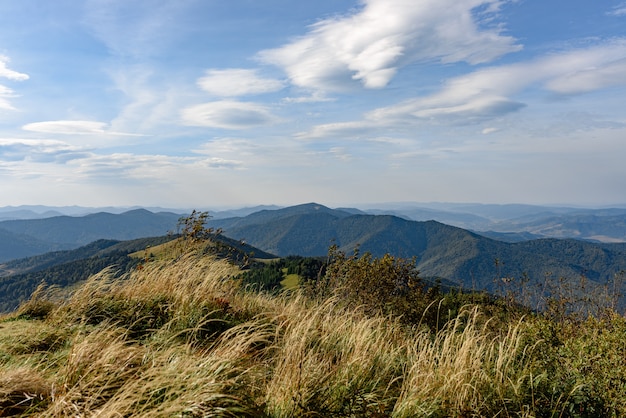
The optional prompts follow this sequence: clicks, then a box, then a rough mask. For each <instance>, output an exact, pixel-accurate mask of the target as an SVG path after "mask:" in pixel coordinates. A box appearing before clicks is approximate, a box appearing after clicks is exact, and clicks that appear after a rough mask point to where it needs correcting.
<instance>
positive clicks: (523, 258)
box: [209, 204, 626, 291]
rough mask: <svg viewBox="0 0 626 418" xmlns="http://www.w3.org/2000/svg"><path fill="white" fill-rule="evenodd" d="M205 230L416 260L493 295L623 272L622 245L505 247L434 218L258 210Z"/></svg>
mask: <svg viewBox="0 0 626 418" xmlns="http://www.w3.org/2000/svg"><path fill="white" fill-rule="evenodd" d="M209 224H211V225H215V226H219V227H221V228H223V229H224V234H225V235H227V236H230V237H232V238H235V239H238V240H245V241H246V242H248V243H249V244H251V245H253V246H255V247H258V248H261V249H263V250H265V251H268V252H270V253H274V254H277V255H280V256H287V255H300V256H323V255H325V254H326V253H327V250H328V248H329V247H330V246H331V245H333V244H336V245H337V246H338V247H339V248H340V249H341V250H343V251H346V252H352V251H354V250H355V248H359V251H361V252H369V253H371V254H373V255H374V256H378V257H380V256H382V255H384V254H386V253H389V254H392V255H395V256H399V257H405V258H413V257H415V259H416V262H417V268H418V269H419V271H420V272H421V274H422V275H423V276H425V277H440V278H445V279H447V280H450V281H453V282H456V283H457V284H459V285H460V286H462V287H464V288H468V289H487V290H491V291H493V290H495V288H496V287H497V286H498V283H497V281H499V280H500V279H502V278H506V279H507V280H510V279H516V280H518V281H519V280H521V279H524V280H526V281H530V282H533V283H539V282H542V281H544V280H545V278H546V276H550V277H553V278H560V277H563V278H568V279H570V280H573V279H579V278H581V277H583V276H584V277H586V278H587V279H590V280H591V281H593V282H595V283H599V284H604V283H607V282H609V281H612V280H613V279H614V278H615V275H619V274H620V273H621V272H622V271H624V270H626V244H599V243H591V242H586V241H578V240H555V239H539V240H529V241H523V242H517V243H508V242H503V241H498V240H494V239H489V238H486V237H484V236H482V235H478V234H476V233H472V232H470V231H467V230H464V229H461V228H456V227H452V226H449V225H444V224H442V223H439V222H435V221H427V222H416V221H410V220H406V219H402V218H398V217H395V216H390V215H353V214H351V213H349V212H347V211H345V210H332V209H328V208H325V207H323V206H321V205H317V204H307V205H300V206H297V207H293V208H287V209H282V210H280V211H264V212H263V213H260V214H254V215H250V216H248V217H244V218H235V219H227V220H218V221H215V222H213V223H211V222H210V223H209Z"/></svg>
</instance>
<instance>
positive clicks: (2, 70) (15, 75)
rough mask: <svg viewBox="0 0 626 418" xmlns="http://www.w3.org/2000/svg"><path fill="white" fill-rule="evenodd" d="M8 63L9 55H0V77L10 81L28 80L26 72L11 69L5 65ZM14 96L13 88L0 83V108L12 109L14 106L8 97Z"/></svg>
mask: <svg viewBox="0 0 626 418" xmlns="http://www.w3.org/2000/svg"><path fill="white" fill-rule="evenodd" d="M8 63H9V57H7V56H5V55H0V78H6V79H9V80H11V81H25V80H28V78H29V77H28V74H24V73H19V72H17V71H14V70H11V69H9V68H8V67H7V64H8ZM13 97H15V94H14V93H13V90H12V89H10V88H8V87H6V86H3V85H2V84H0V109H4V110H14V109H15V108H14V107H13V105H11V103H10V102H9V100H8V99H10V98H13Z"/></svg>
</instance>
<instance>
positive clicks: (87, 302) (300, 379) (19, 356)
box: [0, 251, 575, 417]
mask: <svg viewBox="0 0 626 418" xmlns="http://www.w3.org/2000/svg"><path fill="white" fill-rule="evenodd" d="M237 273H238V270H237V269H236V268H235V267H233V266H232V265H230V264H229V263H227V262H226V261H224V260H216V259H214V258H211V257H206V256H201V255H199V254H197V253H194V252H193V251H192V252H189V253H187V254H185V255H183V256H180V257H178V256H177V258H175V259H165V258H164V259H162V260H158V261H154V262H150V263H147V264H145V265H144V266H143V267H142V269H141V270H137V271H135V272H133V273H132V274H131V275H130V276H129V277H126V278H124V279H122V280H117V281H112V280H110V279H109V277H110V275H109V274H108V273H107V272H106V271H105V272H103V273H102V274H100V275H97V276H94V277H93V278H91V279H90V280H89V281H88V282H87V283H85V284H84V285H83V286H81V287H80V288H78V289H77V290H76V291H75V292H74V294H73V295H72V296H71V297H70V298H69V299H67V300H66V301H65V302H63V303H60V302H55V303H54V306H52V307H51V306H50V305H45V308H46V309H44V310H43V311H42V312H44V315H42V318H43V319H40V320H32V319H30V320H25V319H17V314H16V315H14V316H13V317H8V318H5V319H4V321H3V322H0V351H2V353H1V354H2V356H3V357H1V358H0V359H1V360H2V361H0V405H2V408H3V409H2V410H3V411H15V412H12V413H20V414H22V416H34V417H67V416H75V417H174V416H176V417H209V416H232V417H239V416H251V417H258V416H261V417H262V416H267V417H296V416H329V417H330V416H337V417H339V416H341V417H361V416H364V417H384V416H396V417H414V416H496V415H499V416H543V415H545V414H541V413H540V411H539V409H538V408H539V407H538V406H537V405H533V395H534V393H533V390H534V386H533V385H534V383H533V382H535V381H536V375H537V374H540V373H541V370H537V368H536V363H535V362H534V361H533V357H532V355H533V352H534V350H535V344H534V343H532V342H531V343H529V342H526V340H525V339H524V335H525V332H524V329H525V328H524V327H525V325H524V323H523V322H515V323H512V324H511V325H510V326H508V328H507V327H505V328H504V329H503V330H502V329H501V330H499V331H497V332H496V331H494V330H493V329H492V328H493V327H492V326H491V323H490V321H489V320H486V319H485V318H484V317H482V315H481V313H480V311H479V310H477V309H468V310H466V311H465V312H464V313H463V314H462V315H461V316H459V317H458V318H457V319H456V320H454V321H452V322H450V323H449V324H448V326H446V327H445V328H443V329H441V330H439V331H438V332H436V333H433V332H432V331H430V330H428V329H427V328H425V327H424V328H420V327H415V328H408V327H407V326H406V325H403V324H402V323H401V322H400V321H398V320H396V319H394V318H391V317H380V316H367V315H365V314H364V313H363V312H361V311H360V310H359V309H347V308H346V307H345V306H344V305H343V304H342V303H341V301H340V300H338V299H336V298H332V297H331V298H328V299H326V300H323V301H313V300H310V299H308V298H306V297H304V296H303V295H301V294H299V293H298V292H291V293H289V294H285V295H281V296H270V295H266V294H258V293H253V292H248V291H246V290H245V289H241V288H239V285H238V283H237V282H236V281H235V280H233V279H232V278H231V277H233V276H234V275H236V274H237ZM38 298H39V296H38ZM35 302H37V303H44V304H45V303H47V302H46V301H45V300H44V299H41V298H39V299H37V300H35V301H33V302H31V304H30V305H29V306H30V307H29V310H30V311H33V312H35V311H37V312H38V311H39V310H38V309H36V308H37V306H35V305H36V303H35ZM21 312H24V310H22V311H21ZM20 330H21V331H20ZM574 389H575V387H574ZM574 389H572V390H574ZM557 395H559V394H557ZM566 395H567V392H566ZM545 398H546V397H544V400H545ZM548 398H549V397H548ZM550 402H552V403H550ZM541 408H546V410H550V409H551V410H552V411H553V412H555V415H556V416H558V415H559V414H560V413H562V412H564V401H563V397H561V398H559V396H554V400H553V401H550V399H548V400H547V401H545V402H544V403H543V404H542V405H541ZM0 416H2V414H0ZM5 416H8V413H5ZM563 416H567V413H563Z"/></svg>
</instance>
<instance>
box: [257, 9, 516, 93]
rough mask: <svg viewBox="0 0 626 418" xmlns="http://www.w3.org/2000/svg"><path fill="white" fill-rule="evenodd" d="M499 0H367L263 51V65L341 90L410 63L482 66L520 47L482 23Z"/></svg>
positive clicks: (382, 82)
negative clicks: (304, 32) (357, 7)
mask: <svg viewBox="0 0 626 418" xmlns="http://www.w3.org/2000/svg"><path fill="white" fill-rule="evenodd" d="M500 3H501V1H500V0H424V1H420V2H415V1H412V0H365V1H364V3H363V7H362V8H361V9H360V10H358V11H357V12H355V13H353V14H351V15H347V16H340V17H335V18H330V19H326V20H323V21H321V22H318V23H317V24H315V25H313V26H312V27H311V30H310V32H309V33H308V34H307V35H305V36H302V37H300V38H297V39H295V40H294V41H293V42H291V43H289V44H287V45H284V46H282V47H280V48H276V49H269V50H265V51H261V52H260V53H259V54H258V57H259V59H260V60H261V61H263V62H265V63H270V64H274V65H277V66H280V67H282V68H283V69H284V70H285V71H286V73H287V75H288V76H289V79H290V80H291V82H292V83H293V84H295V85H297V86H300V87H305V88H311V89H314V90H324V91H328V90H338V89H342V88H343V87H345V86H346V85H347V84H350V83H351V82H354V80H356V81H359V82H361V83H362V85H363V86H365V87H366V88H381V87H385V86H386V85H387V84H388V83H389V81H390V80H391V79H392V78H393V77H394V75H395V73H396V72H397V70H398V69H399V68H400V67H402V66H404V65H407V64H409V63H411V62H427V61H433V60H434V61H440V62H442V63H452V62H459V61H465V62H468V63H470V64H479V63H484V62H489V61H492V60H493V59H495V58H498V57H500V56H502V55H504V54H507V53H509V52H513V51H518V50H519V49H521V46H519V45H517V44H515V40H514V39H513V38H512V37H509V36H504V35H502V33H501V32H502V31H501V29H500V28H498V27H492V28H490V29H487V28H485V27H484V26H482V27H481V25H480V23H484V22H485V21H486V20H488V16H484V14H483V16H482V17H483V18H484V20H483V22H480V21H479V20H480V18H481V16H479V15H477V14H475V13H474V11H475V10H476V8H478V7H483V8H484V10H486V12H484V13H487V12H494V11H497V7H498V5H499V4H500Z"/></svg>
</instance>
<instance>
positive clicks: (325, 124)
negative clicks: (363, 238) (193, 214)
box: [0, 0, 626, 208]
mask: <svg viewBox="0 0 626 418" xmlns="http://www.w3.org/2000/svg"><path fill="white" fill-rule="evenodd" d="M625 160H626V2H623V1H611V0H603V1H589V0H586V1H581V0H570V1H563V0H552V1H539V0H517V1H506V0H503V1H499V0H365V1H348V0H316V1H293V0H292V1H287V0H229V1H222V0H171V1H163V0H134V1H127V0H85V1H77V0H55V1H54V2H51V1H44V0H20V1H19V2H18V1H12V0H0V206H5V205H21V204H46V205H74V204H75V205H83V206H104V205H113V206H130V205H143V206H155V205H157V206H165V207H173V208H174V207H237V206H246V205H254V204H280V205H289V204H297V203H304V202H310V201H316V202H319V203H323V204H328V205H331V206H339V205H347V204H350V205H358V204H365V203H376V202H390V201H416V202H432V201H444V202H482V203H534V204H577V205H588V206H603V205H612V204H623V203H626V161H625Z"/></svg>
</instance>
